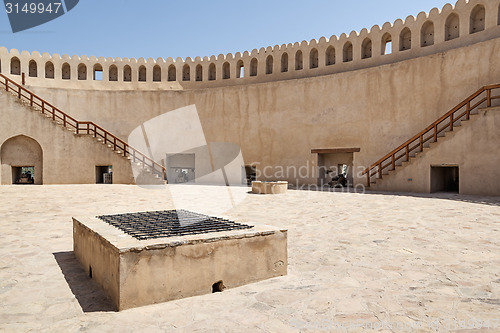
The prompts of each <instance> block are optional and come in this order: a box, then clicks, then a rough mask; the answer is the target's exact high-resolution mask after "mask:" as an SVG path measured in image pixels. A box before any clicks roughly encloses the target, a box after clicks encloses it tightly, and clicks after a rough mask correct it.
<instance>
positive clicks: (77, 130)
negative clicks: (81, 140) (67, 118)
mask: <svg viewBox="0 0 500 333" xmlns="http://www.w3.org/2000/svg"><path fill="white" fill-rule="evenodd" d="M76 134H80V123H79V122H78V121H77V122H76Z"/></svg>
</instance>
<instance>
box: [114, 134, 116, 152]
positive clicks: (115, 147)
mask: <svg viewBox="0 0 500 333" xmlns="http://www.w3.org/2000/svg"><path fill="white" fill-rule="evenodd" d="M113 150H116V137H114V138H113Z"/></svg>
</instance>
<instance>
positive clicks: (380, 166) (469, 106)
mask: <svg viewBox="0 0 500 333" xmlns="http://www.w3.org/2000/svg"><path fill="white" fill-rule="evenodd" d="M499 88H500V84H493V85H488V86H484V87H482V88H481V89H479V90H477V91H476V92H474V93H473V94H472V95H470V96H469V97H467V98H466V99H465V100H464V101H462V102H460V103H459V104H457V105H456V106H455V107H454V108H452V109H451V110H450V111H448V112H447V113H445V114H444V115H443V116H441V117H439V118H438V119H437V120H436V121H434V122H433V123H432V124H430V125H429V126H427V127H426V128H425V129H424V130H422V131H420V132H419V133H418V134H416V135H414V136H413V137H412V138H410V139H409V140H407V141H406V142H405V143H403V144H402V145H400V146H399V147H397V148H396V149H394V150H392V151H391V152H390V153H388V154H386V155H385V156H384V157H382V158H381V159H379V160H378V161H377V162H375V163H373V164H372V165H370V166H369V167H368V168H366V169H365V170H364V171H363V172H362V175H365V174H366V177H367V186H370V178H371V177H372V176H374V175H376V174H377V173H378V174H379V178H382V174H383V170H384V169H385V168H386V167H388V166H391V167H392V168H393V169H394V168H395V166H396V161H398V160H399V159H401V158H402V157H405V158H406V160H407V161H408V160H409V153H410V152H411V151H413V150H414V149H416V148H417V147H420V150H421V151H422V150H423V144H424V143H426V142H427V141H429V140H430V139H431V138H432V139H433V140H434V142H435V141H437V136H438V134H439V133H441V132H443V131H445V130H446V129H449V130H450V131H452V130H453V127H454V124H455V122H457V121H459V120H460V119H461V118H462V117H464V116H465V117H466V120H468V119H469V116H470V112H471V111H472V110H474V109H476V108H477V107H479V106H480V105H481V104H483V103H484V102H486V104H487V106H488V107H490V106H491V101H492V100H494V99H498V98H500V95H499V96H492V93H491V92H492V90H493V89H499ZM484 92H486V97H483V98H482V99H480V100H479V101H478V102H477V103H475V104H473V103H472V102H473V100H474V99H476V98H477V97H479V96H480V95H481V94H483V93H484ZM463 107H465V108H466V110H465V111H464V112H463V113H461V114H460V115H458V116H457V115H455V113H456V112H457V111H459V110H460V109H462V108H463ZM447 119H448V121H449V123H447V122H446V123H445V126H444V127H442V128H441V127H440V125H441V124H442V123H443V122H444V121H446V120H447ZM430 131H432V132H431V133H432V135H431V136H429V137H428V138H426V139H424V137H425V136H426V134H428V133H429V132H430ZM416 140H418V141H419V142H418V143H417V145H416V146H414V147H410V145H411V144H412V143H414V142H415V141H416ZM402 149H405V152H404V153H403V154H400V155H399V156H397V157H396V154H397V153H398V152H399V151H401V150H402ZM389 158H391V161H390V162H389V163H388V164H386V165H384V162H385V161H386V160H387V159H389ZM373 169H376V171H375V172H373V173H372V170H373Z"/></svg>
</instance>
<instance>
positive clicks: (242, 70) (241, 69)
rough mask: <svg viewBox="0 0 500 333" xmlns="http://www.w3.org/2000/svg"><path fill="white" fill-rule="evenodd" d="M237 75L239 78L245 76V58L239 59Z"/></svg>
mask: <svg viewBox="0 0 500 333" xmlns="http://www.w3.org/2000/svg"><path fill="white" fill-rule="evenodd" d="M236 77H237V78H238V79H239V78H242V77H245V65H244V64H243V60H238V63H237V64H236Z"/></svg>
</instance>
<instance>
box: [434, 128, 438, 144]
mask: <svg viewBox="0 0 500 333" xmlns="http://www.w3.org/2000/svg"><path fill="white" fill-rule="evenodd" d="M437 140H438V125H437V124H436V125H434V142H437Z"/></svg>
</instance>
